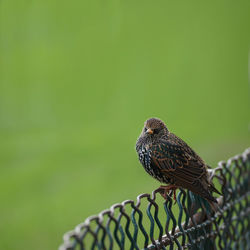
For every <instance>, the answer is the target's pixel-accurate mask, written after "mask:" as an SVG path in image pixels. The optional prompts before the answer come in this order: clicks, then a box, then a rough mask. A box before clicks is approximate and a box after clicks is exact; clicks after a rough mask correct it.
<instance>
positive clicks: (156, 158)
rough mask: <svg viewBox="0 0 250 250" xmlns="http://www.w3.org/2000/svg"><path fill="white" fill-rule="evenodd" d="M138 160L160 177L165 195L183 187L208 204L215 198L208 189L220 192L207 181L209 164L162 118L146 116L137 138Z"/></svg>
mask: <svg viewBox="0 0 250 250" xmlns="http://www.w3.org/2000/svg"><path fill="white" fill-rule="evenodd" d="M136 151H137V153H138V156H139V160H140V162H141V164H142V166H143V167H144V169H145V170H146V172H147V173H148V174H150V175H151V176H152V177H154V178H155V179H157V180H158V181H160V182H161V183H164V184H168V185H163V186H161V187H160V188H161V189H162V190H164V193H163V194H162V196H163V197H165V198H166V195H167V194H168V193H169V192H170V191H171V192H172V191H174V198H175V199H176V196H175V190H176V189H177V188H185V189H188V190H190V191H191V192H193V193H195V194H198V195H199V196H201V197H202V198H204V199H206V200H207V201H208V202H209V204H210V205H211V207H213V204H214V203H217V200H216V199H215V198H214V197H213V196H212V194H211V192H212V191H213V192H216V193H219V194H220V192H219V191H218V190H217V189H216V188H215V187H214V186H213V184H212V183H211V182H210V181H209V178H208V177H209V176H208V171H207V168H208V166H207V165H206V163H205V162H204V161H203V160H202V159H201V157H200V156H198V155H197V154H196V153H195V152H194V151H193V150H192V149H191V148H190V147H189V146H188V145H187V144H186V143H185V142H184V141H183V140H182V139H180V138H179V137H177V136H176V135H175V134H173V133H171V132H170V131H169V130H168V129H167V127H166V125H165V124H164V122H162V121H161V120H160V119H157V118H151V119H148V120H147V121H146V122H145V124H144V127H143V130H142V132H141V135H140V137H139V138H138V140H137V142H136Z"/></svg>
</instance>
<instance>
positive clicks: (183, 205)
mask: <svg viewBox="0 0 250 250" xmlns="http://www.w3.org/2000/svg"><path fill="white" fill-rule="evenodd" d="M209 171H210V173H211V179H212V180H213V182H214V183H215V185H217V187H218V186H220V187H221V193H222V196H221V197H219V198H218V199H217V200H218V204H219V207H218V210H217V211H216V212H213V211H210V210H209V209H208V207H207V204H206V201H204V200H201V199H200V198H199V197H198V196H196V195H194V194H192V193H191V192H185V191H184V190H180V192H179V193H178V195H177V204H176V205H173V202H172V199H171V198H169V199H168V200H166V201H164V200H163V199H162V197H160V195H159V190H155V191H153V192H152V195H150V194H141V195H139V196H138V197H137V200H136V202H134V201H133V200H126V201H124V202H122V203H119V204H115V205H113V206H111V208H110V209H107V210H104V211H102V212H101V213H99V214H98V215H96V216H91V217H89V218H87V219H86V220H85V221H84V222H83V223H81V224H79V225H78V226H77V227H76V228H75V229H74V230H73V231H70V232H68V233H66V234H65V235H64V237H63V240H64V243H63V244H62V245H61V246H60V248H59V249H60V250H66V249H250V204H249V201H250V180H249V176H250V148H248V149H246V150H245V152H244V153H243V154H241V155H237V156H235V157H233V158H231V159H229V160H228V161H227V162H219V164H218V167H217V168H215V169H211V170H209ZM216 182H219V185H218V183H216Z"/></svg>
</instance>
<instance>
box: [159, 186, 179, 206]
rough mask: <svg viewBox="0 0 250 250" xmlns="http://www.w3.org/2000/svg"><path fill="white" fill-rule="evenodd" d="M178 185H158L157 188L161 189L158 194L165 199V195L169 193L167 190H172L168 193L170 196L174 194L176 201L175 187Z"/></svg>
mask: <svg viewBox="0 0 250 250" xmlns="http://www.w3.org/2000/svg"><path fill="white" fill-rule="evenodd" d="M177 188H178V187H177V186H176V185H173V184H171V185H167V186H163V185H162V186H160V188H159V189H161V190H162V191H163V192H161V193H160V194H161V196H162V197H163V198H164V199H165V200H166V198H167V195H169V192H170V191H172V192H171V194H170V196H172V194H174V201H175V202H176V189H177Z"/></svg>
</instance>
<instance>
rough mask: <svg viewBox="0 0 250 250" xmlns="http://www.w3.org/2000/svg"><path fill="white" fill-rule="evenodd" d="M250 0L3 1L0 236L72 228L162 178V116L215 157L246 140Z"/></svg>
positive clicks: (50, 242)
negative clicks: (154, 171)
mask: <svg viewBox="0 0 250 250" xmlns="http://www.w3.org/2000/svg"><path fill="white" fill-rule="evenodd" d="M249 11H250V3H249V1H240V2H237V3H236V2H235V1H212V2H211V1H210V2H206V3H204V2H200V1H192V2H190V1H168V0H167V1H166V0H164V1H163V0H159V1H149V0H145V1H141V0H136V1H135V0H133V1H132V0H128V1H123V0H120V1H117V0H110V1H101V0H93V1H79V0H76V1H73V2H69V1H64V0H62V1H55V0H50V1H48V0H34V1H31V0H24V1H15V0H8V1H7V0H2V1H1V2H0V138H1V143H0V147H1V148H0V149H1V150H0V200H1V205H0V221H1V223H0V235H1V241H0V248H1V249H6V250H8V249H38V250H39V249H56V248H57V247H58V246H59V245H60V244H61V242H62V235H63V233H65V232H66V231H68V230H71V229H72V228H74V226H75V225H76V224H78V223H80V222H82V221H83V220H84V219H85V218H86V217H87V216H89V215H92V214H95V213H98V212H100V211H101V210H103V209H105V208H108V207H109V206H111V205H112V204H113V203H116V202H121V201H123V200H125V199H133V198H135V197H136V196H137V195H138V194H139V193H142V192H151V191H152V190H153V189H155V188H157V187H158V185H159V184H158V183H157V182H156V181H155V180H153V179H152V178H151V177H149V176H148V175H147V174H146V173H145V172H144V171H143V169H142V167H141V166H140V164H139V162H138V160H137V155H136V153H135V150H134V145H135V141H136V139H137V137H138V136H139V134H140V131H141V129H142V126H143V122H144V120H146V119H147V118H149V117H152V116H156V117H159V118H161V119H163V120H164V121H165V122H166V124H167V125H168V128H169V129H170V130H171V131H173V132H175V133H176V134H177V135H179V136H180V137H182V138H183V139H184V140H186V141H187V142H188V143H189V144H190V145H191V146H192V147H193V148H194V149H195V150H196V151H197V152H198V153H199V154H200V155H201V156H202V157H203V158H204V159H205V160H206V161H207V162H208V163H209V164H210V165H212V166H216V163H217V161H219V160H226V159H227V158H228V157H230V156H232V155H234V154H236V153H240V152H242V151H243V150H244V149H245V148H246V147H247V146H249V139H250V135H249V87H248V73H247V72H248V53H249V44H250V33H249V24H250V15H249Z"/></svg>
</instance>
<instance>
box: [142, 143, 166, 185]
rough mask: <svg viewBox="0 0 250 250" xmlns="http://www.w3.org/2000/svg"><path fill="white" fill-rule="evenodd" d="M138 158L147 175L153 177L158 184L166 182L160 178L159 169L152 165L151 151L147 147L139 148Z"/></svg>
mask: <svg viewBox="0 0 250 250" xmlns="http://www.w3.org/2000/svg"><path fill="white" fill-rule="evenodd" d="M138 156H139V160H140V162H141V164H142V166H143V167H144V169H145V170H146V172H147V173H148V174H150V175H151V176H152V177H154V178H155V179H157V180H158V181H160V182H166V180H164V179H163V178H162V175H161V173H160V169H159V168H157V167H156V166H155V165H154V164H153V162H152V157H151V150H150V149H149V148H148V147H142V148H140V150H139V151H138Z"/></svg>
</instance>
